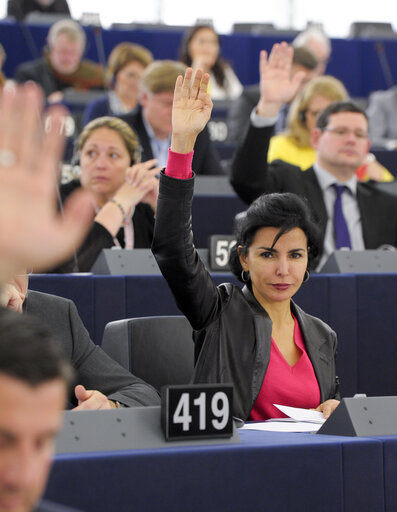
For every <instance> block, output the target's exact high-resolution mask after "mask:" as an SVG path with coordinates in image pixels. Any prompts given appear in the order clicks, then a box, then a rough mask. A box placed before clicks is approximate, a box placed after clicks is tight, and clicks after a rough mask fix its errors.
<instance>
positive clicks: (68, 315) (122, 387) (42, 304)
mask: <svg viewBox="0 0 397 512" xmlns="http://www.w3.org/2000/svg"><path fill="white" fill-rule="evenodd" d="M23 307H24V311H27V312H29V313H30V314H32V315H34V316H36V317H37V318H39V319H40V320H41V321H42V322H43V324H44V325H46V326H47V328H48V329H50V331H51V332H52V333H53V334H54V336H55V339H56V340H57V341H58V342H59V344H60V345H61V347H62V349H63V351H64V353H65V355H66V357H67V358H68V359H69V360H70V362H71V363H72V365H73V367H74V369H75V370H76V372H77V384H82V385H83V386H85V387H86V388H87V389H96V390H98V391H100V392H101V393H103V394H104V395H106V396H107V397H108V398H109V399H110V400H115V401H118V402H121V403H123V404H125V405H126V406H129V407H135V406H142V405H159V404H160V399H159V396H158V393H157V391H156V390H155V389H154V388H152V386H150V385H149V384H146V382H144V381H143V380H141V379H139V378H138V377H135V376H134V375H132V374H131V373H130V372H128V371H127V370H126V369H125V368H123V367H121V366H120V365H119V364H118V363H116V362H115V361H113V359H111V358H110V357H109V356H108V355H107V354H106V353H105V352H104V351H103V350H102V349H101V348H100V347H99V346H98V345H95V343H94V342H93V341H92V340H91V339H90V336H89V334H88V331H87V329H86V328H85V327H84V325H83V322H82V320H81V318H80V317H79V314H78V312H77V309H76V306H75V305H74V303H73V302H72V301H71V300H68V299H64V298H63V297H57V296H56V295H49V294H48V293H41V292H36V291H33V290H29V292H28V295H27V297H26V300H25V302H24V306H23ZM70 401H71V403H72V404H73V405H75V402H76V399H75V398H74V395H71V396H70Z"/></svg>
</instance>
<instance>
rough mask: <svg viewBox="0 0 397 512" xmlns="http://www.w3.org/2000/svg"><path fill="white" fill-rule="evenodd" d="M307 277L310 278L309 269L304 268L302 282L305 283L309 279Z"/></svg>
mask: <svg viewBox="0 0 397 512" xmlns="http://www.w3.org/2000/svg"><path fill="white" fill-rule="evenodd" d="M309 278H310V274H309V271H308V270H306V271H305V277H304V278H303V281H302V283H307V281H309Z"/></svg>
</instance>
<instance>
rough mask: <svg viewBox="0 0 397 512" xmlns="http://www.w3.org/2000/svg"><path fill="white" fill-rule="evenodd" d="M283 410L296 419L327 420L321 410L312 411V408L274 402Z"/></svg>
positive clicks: (275, 405) (311, 421)
mask: <svg viewBox="0 0 397 512" xmlns="http://www.w3.org/2000/svg"><path fill="white" fill-rule="evenodd" d="M273 405H274V407H277V409H279V410H280V411H281V412H283V413H284V414H286V415H287V416H288V417H289V418H292V419H293V420H295V421H304V422H310V423H319V424H322V423H324V421H325V418H324V416H323V413H322V412H320V411H312V410H311V409H300V408H299V407H288V405H278V404H273Z"/></svg>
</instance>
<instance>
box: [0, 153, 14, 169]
mask: <svg viewBox="0 0 397 512" xmlns="http://www.w3.org/2000/svg"><path fill="white" fill-rule="evenodd" d="M16 161H17V157H16V155H15V153H14V151H11V150H10V149H0V167H12V166H13V165H15V164H16Z"/></svg>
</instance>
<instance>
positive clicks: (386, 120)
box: [367, 86, 397, 150]
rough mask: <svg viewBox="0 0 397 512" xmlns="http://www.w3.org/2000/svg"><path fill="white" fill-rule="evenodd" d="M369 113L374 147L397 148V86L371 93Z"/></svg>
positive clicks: (370, 136) (370, 131)
mask: <svg viewBox="0 0 397 512" xmlns="http://www.w3.org/2000/svg"><path fill="white" fill-rule="evenodd" d="M367 115H368V119H369V122H370V128H369V139H370V141H371V145H372V146H373V147H378V148H382V149H389V150H396V149H397V87H396V86H395V87H391V88H390V89H387V90H386V91H375V92H373V93H371V94H370V96H369V101H368V107H367Z"/></svg>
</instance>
